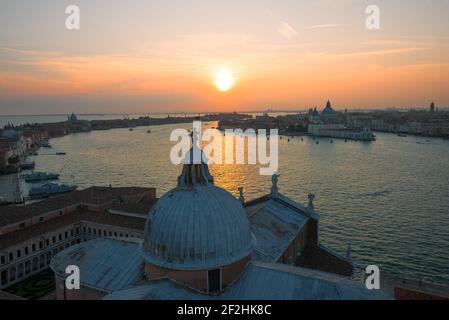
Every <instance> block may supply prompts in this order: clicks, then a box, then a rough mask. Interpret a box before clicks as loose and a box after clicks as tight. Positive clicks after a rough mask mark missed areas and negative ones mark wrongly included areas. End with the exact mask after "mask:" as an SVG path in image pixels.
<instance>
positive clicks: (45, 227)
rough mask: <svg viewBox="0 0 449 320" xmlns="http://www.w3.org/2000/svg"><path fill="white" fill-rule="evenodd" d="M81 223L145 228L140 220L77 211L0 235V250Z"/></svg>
mask: <svg viewBox="0 0 449 320" xmlns="http://www.w3.org/2000/svg"><path fill="white" fill-rule="evenodd" d="M81 221H89V222H93V223H99V224H106V225H112V226H120V227H124V228H129V229H134V230H139V231H143V229H144V226H145V219H142V218H135V217H129V216H122V215H117V214H110V213H107V212H103V211H84V212H82V211H81V210H77V211H74V212H72V213H68V214H65V215H63V216H60V217H57V218H53V219H49V220H45V221H43V222H40V223H37V224H34V225H32V226H29V227H27V228H25V229H22V230H17V231H14V232H10V233H7V234H4V235H0V248H8V247H10V246H13V245H15V244H18V243H21V242H24V241H27V240H29V239H35V238H38V237H40V236H44V235H45V234H46V233H49V232H52V231H55V230H58V229H61V228H63V227H64V226H67V225H70V224H74V223H78V222H81Z"/></svg>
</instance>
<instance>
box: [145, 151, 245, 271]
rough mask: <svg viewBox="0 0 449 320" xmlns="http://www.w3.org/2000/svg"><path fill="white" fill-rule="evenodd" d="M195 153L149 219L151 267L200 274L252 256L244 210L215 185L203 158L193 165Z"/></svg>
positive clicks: (147, 237) (147, 247)
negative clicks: (205, 270)
mask: <svg viewBox="0 0 449 320" xmlns="http://www.w3.org/2000/svg"><path fill="white" fill-rule="evenodd" d="M193 150H195V149H194V148H192V149H191V150H190V151H189V152H188V154H187V157H186V160H187V163H185V164H184V167H183V171H182V174H181V176H180V177H179V179H178V186H177V187H176V188H175V189H173V190H171V191H169V192H167V193H166V194H164V196H162V198H161V199H159V201H158V202H157V204H156V205H155V206H154V207H153V209H152V210H151V211H150V214H149V216H148V219H147V222H146V226H145V237H144V242H143V249H144V254H145V259H146V260H147V262H148V263H151V264H154V265H157V266H160V267H164V268H169V269H176V270H178V269H179V270H197V269H207V268H212V267H218V266H224V265H228V264H231V263H233V262H236V261H238V260H241V259H242V258H244V257H247V256H249V255H250V254H251V251H252V236H251V232H250V227H249V221H248V218H247V216H246V213H245V210H244V208H243V206H242V205H241V204H240V202H239V201H238V200H237V199H236V198H234V197H233V196H232V195H231V194H230V193H229V192H227V191H226V190H223V189H221V188H218V187H216V186H215V185H214V183H213V177H212V176H211V175H210V173H209V170H208V167H207V164H206V163H205V162H204V161H203V159H201V160H199V161H198V163H196V164H195V163H192V162H194V161H193V158H194V156H193V155H194V151H193ZM197 151H198V152H199V154H201V155H202V151H201V150H199V149H198V150H197ZM200 158H201V157H200Z"/></svg>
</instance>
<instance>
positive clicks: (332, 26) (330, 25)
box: [306, 23, 344, 30]
mask: <svg viewBox="0 0 449 320" xmlns="http://www.w3.org/2000/svg"><path fill="white" fill-rule="evenodd" d="M343 26H344V24H339V23H327V24H317V25H314V26H311V27H308V28H306V29H307V30H313V29H328V28H339V27H343Z"/></svg>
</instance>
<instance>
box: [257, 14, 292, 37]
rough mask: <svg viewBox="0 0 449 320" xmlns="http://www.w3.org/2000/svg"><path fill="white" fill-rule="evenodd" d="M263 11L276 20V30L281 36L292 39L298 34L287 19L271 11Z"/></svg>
mask: <svg viewBox="0 0 449 320" xmlns="http://www.w3.org/2000/svg"><path fill="white" fill-rule="evenodd" d="M265 12H266V13H267V14H268V15H269V16H270V17H272V18H273V19H275V20H276V21H277V22H278V27H277V31H278V32H279V34H280V35H281V36H283V37H284V38H286V39H292V38H295V37H297V36H298V35H299V33H298V31H296V29H295V28H293V27H292V26H291V25H290V24H289V23H288V22H287V21H285V20H283V19H281V18H279V17H278V16H277V15H275V14H274V13H272V12H271V11H268V10H265Z"/></svg>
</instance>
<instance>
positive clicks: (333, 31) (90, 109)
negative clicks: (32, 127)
mask: <svg viewBox="0 0 449 320" xmlns="http://www.w3.org/2000/svg"><path fill="white" fill-rule="evenodd" d="M70 4H76V5H78V6H79V7H80V10H81V29H80V30H79V31H69V30H67V29H66V28H65V19H66V14H65V8H66V6H68V5H70ZM369 4H376V5H378V6H379V7H380V9H381V12H380V13H381V29H380V30H372V31H370V30H367V29H366V28H365V20H366V17H367V14H366V13H365V8H366V7H367V6H368V5H369ZM448 15H449V0H434V1H430V0H427V1H424V0H403V1H401V0H384V1H381V0H378V1H363V0H313V1H312V0H310V1H301V0H249V1H248V0H227V1H215V0H208V1H206V0H188V1H185V0H164V1H162V0H161V1H148V0H146V1H145V0H131V1H126V2H125V1H119V0H108V1H106V0H100V1H98V0H97V1H93V0H89V1H87V0H79V1H62V0H61V1H51V0H39V1H27V0H0V114H43V113H67V112H72V111H74V112H77V113H113V112H120V113H131V112H136V113H140V112H142V113H143V112H181V111H239V110H244V111H250V110H264V109H266V108H273V109H278V110H280V109H282V110H286V109H305V108H308V107H310V106H315V105H318V106H319V107H322V105H323V104H324V102H325V101H326V100H327V99H328V98H330V99H331V100H332V102H333V104H334V105H335V106H336V108H337V109H343V108H384V107H392V106H395V107H424V106H426V107H427V106H428V105H429V103H430V101H432V100H435V102H436V103H437V105H438V106H442V107H444V106H449V90H448V88H449V18H448ZM223 69H225V70H229V71H230V72H232V75H233V77H234V79H233V83H234V85H233V87H232V88H230V89H229V90H228V91H226V92H224V91H221V90H218V89H217V87H216V85H215V80H216V79H215V75H216V74H217V72H219V71H220V70H223Z"/></svg>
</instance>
